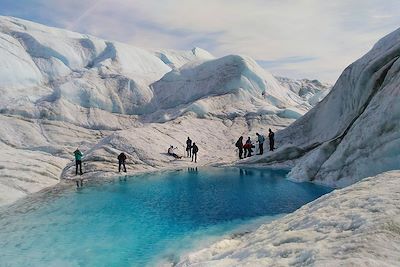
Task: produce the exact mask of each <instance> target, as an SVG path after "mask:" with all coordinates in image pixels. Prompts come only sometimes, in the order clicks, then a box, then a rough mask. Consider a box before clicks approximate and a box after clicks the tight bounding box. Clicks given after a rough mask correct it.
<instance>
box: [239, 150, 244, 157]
mask: <svg viewBox="0 0 400 267" xmlns="http://www.w3.org/2000/svg"><path fill="white" fill-rule="evenodd" d="M242 158H243V148H239V159H242Z"/></svg>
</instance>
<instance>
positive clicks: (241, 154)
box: [235, 136, 243, 159]
mask: <svg viewBox="0 0 400 267" xmlns="http://www.w3.org/2000/svg"><path fill="white" fill-rule="evenodd" d="M235 146H236V147H237V148H238V149H239V159H243V136H241V137H239V139H238V140H237V141H236V144H235Z"/></svg>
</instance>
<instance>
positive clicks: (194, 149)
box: [192, 143, 199, 162]
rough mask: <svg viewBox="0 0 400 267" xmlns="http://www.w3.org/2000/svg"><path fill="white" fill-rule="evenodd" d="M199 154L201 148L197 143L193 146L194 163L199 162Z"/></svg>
mask: <svg viewBox="0 0 400 267" xmlns="http://www.w3.org/2000/svg"><path fill="white" fill-rule="evenodd" d="M197 152H199V148H198V147H197V145H196V143H193V146H192V161H193V159H194V162H197Z"/></svg>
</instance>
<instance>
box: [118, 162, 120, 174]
mask: <svg viewBox="0 0 400 267" xmlns="http://www.w3.org/2000/svg"><path fill="white" fill-rule="evenodd" d="M118 172H121V161H118Z"/></svg>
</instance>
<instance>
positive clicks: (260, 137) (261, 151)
mask: <svg viewBox="0 0 400 267" xmlns="http://www.w3.org/2000/svg"><path fill="white" fill-rule="evenodd" d="M256 135H257V138H258V155H262V154H264V141H265V138H264V135H261V134H259V133H256Z"/></svg>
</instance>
